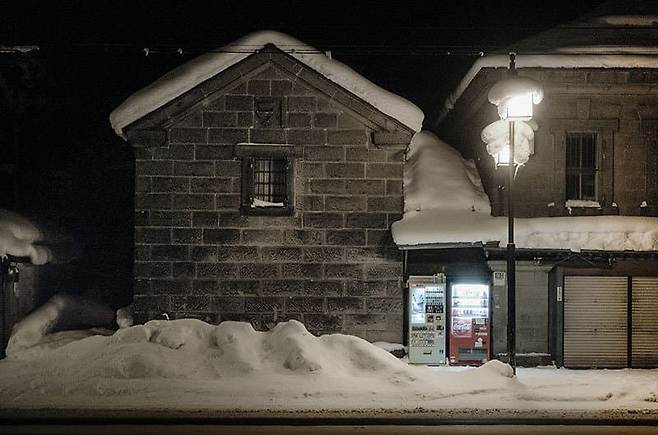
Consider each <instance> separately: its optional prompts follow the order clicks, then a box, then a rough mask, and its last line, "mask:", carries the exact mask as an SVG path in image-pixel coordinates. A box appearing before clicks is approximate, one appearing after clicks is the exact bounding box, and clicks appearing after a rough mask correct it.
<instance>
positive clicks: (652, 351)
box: [631, 277, 658, 367]
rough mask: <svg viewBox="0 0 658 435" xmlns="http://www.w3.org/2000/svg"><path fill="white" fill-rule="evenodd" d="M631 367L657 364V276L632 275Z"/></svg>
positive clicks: (655, 365) (654, 365)
mask: <svg viewBox="0 0 658 435" xmlns="http://www.w3.org/2000/svg"><path fill="white" fill-rule="evenodd" d="M632 283H633V289H632V290H633V321H632V322H633V326H632V347H633V356H632V360H631V361H632V365H633V367H657V366H658V278H656V277H646V278H645V277H633V281H632Z"/></svg>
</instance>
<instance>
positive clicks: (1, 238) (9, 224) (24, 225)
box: [0, 209, 51, 264]
mask: <svg viewBox="0 0 658 435" xmlns="http://www.w3.org/2000/svg"><path fill="white" fill-rule="evenodd" d="M42 238H43V234H42V232H41V231H40V230H39V229H38V228H37V227H36V226H35V225H34V224H33V223H32V222H30V221H29V220H27V219H26V218H25V217H23V216H21V215H19V214H18V213H14V212H12V211H9V210H3V209H0V257H3V256H6V255H13V256H15V257H30V261H32V263H33V264H45V263H47V262H48V261H49V260H50V259H51V253H50V250H49V249H48V248H47V247H45V246H41V245H38V244H37V242H39V241H41V240H42Z"/></svg>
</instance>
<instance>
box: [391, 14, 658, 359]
mask: <svg viewBox="0 0 658 435" xmlns="http://www.w3.org/2000/svg"><path fill="white" fill-rule="evenodd" d="M604 7H605V8H604V9H605V10H603V9H601V10H597V11H594V12H593V13H592V14H590V15H588V16H587V17H584V18H582V19H579V20H576V21H575V22H573V23H568V24H566V25H565V26H560V27H557V28H555V29H551V30H549V31H547V32H545V33H543V34H539V35H537V36H535V37H532V38H530V39H528V40H525V41H521V42H519V43H518V44H515V45H514V46H513V47H512V50H511V51H516V52H517V56H516V68H517V71H518V75H519V76H522V77H530V78H533V79H535V80H537V81H539V82H540V83H541V84H542V86H543V88H544V92H545V97H544V100H543V102H542V103H541V104H539V105H537V106H535V114H534V117H533V122H534V123H535V125H534V126H533V129H534V130H535V131H534V150H532V151H533V152H532V155H531V156H530V159H529V161H528V162H527V164H525V165H524V166H522V167H520V168H519V170H518V173H517V176H516V178H515V181H514V196H515V208H516V216H517V217H519V218H529V219H527V220H524V221H521V220H519V221H517V222H518V223H517V225H519V224H521V223H524V224H528V225H527V226H528V227H529V226H531V225H534V226H535V228H536V231H539V232H541V231H542V227H543V228H545V231H546V232H547V233H548V232H550V231H554V234H552V235H551V236H552V237H556V240H557V238H559V237H562V240H563V241H562V245H559V246H558V245H557V244H554V243H542V240H541V234H535V236H536V237H535V239H534V242H533V243H527V244H526V245H525V246H521V249H519V250H518V251H517V260H518V261H517V290H516V297H517V301H516V306H517V319H516V325H517V339H516V343H517V352H519V353H521V354H524V355H521V358H520V362H521V363H524V362H525V363H529V364H532V363H547V362H550V361H551V360H555V361H556V362H557V363H558V364H560V365H561V364H564V365H566V366H568V367H626V366H631V367H647V366H653V367H655V366H658V352H656V349H657V348H658V338H656V337H658V335H656V333H655V332H656V331H655V325H656V324H658V311H656V309H655V307H656V306H657V305H658V261H657V256H656V255H657V252H656V251H657V249H656V246H658V245H657V244H656V243H655V242H656V237H657V235H658V232H657V231H656V230H658V219H655V218H652V217H650V216H656V215H657V211H658V178H657V168H658V157H657V156H658V153H657V151H658V149H657V143H658V142H657V137H658V135H657V133H658V92H657V91H656V90H657V86H656V85H657V84H658V59H656V56H655V54H653V55H652V54H644V53H647V52H648V51H647V50H649V51H650V49H651V47H653V49H654V50H655V42H656V39H655V22H653V24H652V21H651V17H649V16H647V17H646V19H645V21H646V22H642V20H640V19H633V18H632V17H631V16H627V15H629V14H632V12H629V11H619V10H612V9H615V8H617V9H618V8H620V7H621V6H620V5H614V4H612V3H606V4H605V5H604ZM611 8H612V9H611ZM654 12H655V11H654ZM642 13H646V11H644V12H642ZM640 15H641V14H638V15H633V16H635V17H639V16H640ZM652 16H655V14H654V15H652ZM640 18H641V17H640ZM652 26H653V27H652ZM652 32H653V33H652ZM652 35H653V36H652ZM508 65H509V58H508V56H505V55H490V56H485V57H483V58H481V59H479V60H478V61H476V62H475V63H474V65H473V67H472V68H471V69H470V71H468V72H467V73H466V75H465V76H464V78H463V79H462V80H461V82H460V83H459V85H458V86H457V88H456V90H455V92H454V93H453V94H452V96H451V98H450V99H449V100H448V101H447V103H446V109H444V112H443V114H442V116H441V122H440V124H439V125H437V126H436V127H437V130H438V131H439V133H440V135H441V137H442V138H443V139H444V140H446V141H447V142H448V143H450V144H451V145H453V146H455V147H456V148H458V149H459V151H460V152H461V153H462V154H463V155H464V156H465V157H466V158H470V159H473V160H474V162H475V165H476V166H477V170H478V172H479V174H480V176H481V180H482V184H483V187H484V190H485V191H486V193H487V195H488V196H489V198H490V200H491V206H492V207H491V208H492V215H493V216H505V212H506V206H505V201H506V198H507V195H506V194H505V182H504V179H505V172H504V171H501V170H497V169H496V166H495V164H494V159H493V158H492V157H491V156H490V155H488V154H487V151H486V147H485V144H484V143H483V142H482V140H481V138H480V134H481V132H482V129H483V128H484V127H485V126H487V125H488V124H490V123H491V122H493V121H495V120H497V119H498V114H497V112H496V107H495V106H494V105H492V104H491V103H489V102H488V100H487V93H488V91H489V89H490V88H491V86H492V85H493V84H494V83H495V82H497V81H499V80H501V79H502V78H504V77H505V75H506V74H508V71H507V69H508ZM607 217H614V219H612V220H611V219H608V220H606V219H607ZM618 217H620V218H621V217H623V218H624V219H621V220H615V219H616V218H618ZM642 217H646V218H642ZM542 218H554V219H557V220H554V221H551V220H550V219H548V220H547V219H544V220H542ZM561 219H562V220H561ZM564 219H571V220H570V221H569V220H564ZM582 219H587V220H582ZM503 222H504V220H502V221H501V223H503ZM558 222H559V225H560V228H561V230H560V231H561V233H560V234H557V233H555V230H554V228H557V227H556V226H554V225H553V223H558ZM613 222H616V223H619V222H626V224H624V225H625V226H624V228H626V229H625V230H624V231H625V232H624V231H621V230H620V229H619V228H618V227H616V226H615V225H616V224H613ZM631 222H632V223H631ZM570 223H572V224H571V225H570ZM581 223H589V227H590V228H589V229H586V230H584V231H583V230H579V229H577V228H578V226H580V225H581ZM636 224H641V225H644V226H646V227H647V228H649V227H653V228H654V229H653V230H649V231H647V232H645V233H643V235H642V236H638V237H637V239H638V240H637V241H638V242H639V241H640V239H641V240H642V242H643V243H636V244H634V243H622V244H613V243H609V242H610V241H611V240H612V239H613V238H615V237H616V236H615V235H614V234H615V232H620V231H621V233H619V234H617V235H619V237H620V239H623V238H624V237H628V236H629V234H630V233H631V232H632V231H634V230H633V229H632V228H633V227H634V226H635V225H636ZM474 230H476V228H474ZM474 232H475V231H474ZM394 233H395V232H394ZM622 233H623V234H622ZM638 234H639V233H638ZM558 236H559V237H558ZM578 238H580V239H579V240H578ZM604 239H605V240H604ZM501 241H502V240H497V241H496V240H483V238H482V237H480V236H476V235H474V236H473V237H469V236H468V235H466V236H464V237H462V240H461V241H460V242H457V243H455V242H451V243H446V240H444V239H441V237H437V236H436V235H435V236H433V237H432V236H428V237H427V238H426V239H425V240H423V241H422V243H420V242H419V241H416V242H418V243H420V244H417V245H416V246H414V245H409V244H404V243H401V244H400V247H401V249H403V251H404V258H405V262H406V264H408V267H407V275H431V274H434V273H437V272H445V273H447V275H448V281H449V283H450V282H451V281H452V282H458V281H464V280H466V281H473V282H482V283H487V284H490V285H491V286H492V289H493V291H492V294H493V296H492V300H491V304H492V307H493V308H492V324H493V332H492V334H493V352H492V356H496V355H499V356H500V355H501V354H502V353H504V352H505V351H506V333H505V328H506V324H507V314H506V313H507V311H506V306H507V301H506V295H507V291H506V286H505V282H504V279H503V280H502V281H501V280H498V282H495V280H494V273H495V272H503V273H504V272H505V270H506V265H505V244H504V243H506V242H503V243H498V242H501ZM644 242H646V243H644Z"/></svg>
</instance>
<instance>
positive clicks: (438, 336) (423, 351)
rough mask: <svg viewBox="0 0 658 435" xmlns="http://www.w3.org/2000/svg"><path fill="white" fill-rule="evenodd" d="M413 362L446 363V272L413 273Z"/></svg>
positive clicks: (411, 324)
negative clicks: (436, 273)
mask: <svg viewBox="0 0 658 435" xmlns="http://www.w3.org/2000/svg"><path fill="white" fill-rule="evenodd" d="M408 284H409V310H408V315H409V362H410V363H412V364H445V363H446V336H445V330H446V323H445V322H446V317H445V306H446V279H445V275H444V274H442V273H441V274H438V275H433V276H410V277H409V281H408Z"/></svg>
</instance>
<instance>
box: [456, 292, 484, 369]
mask: <svg viewBox="0 0 658 435" xmlns="http://www.w3.org/2000/svg"><path fill="white" fill-rule="evenodd" d="M450 290H451V292H450V317H451V322H450V363H451V364H468V365H475V364H481V363H484V362H486V361H488V360H489V352H490V346H491V341H490V335H491V334H490V332H491V331H490V329H491V328H490V321H489V286H488V285H486V284H453V285H452V286H451V289H450Z"/></svg>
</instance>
